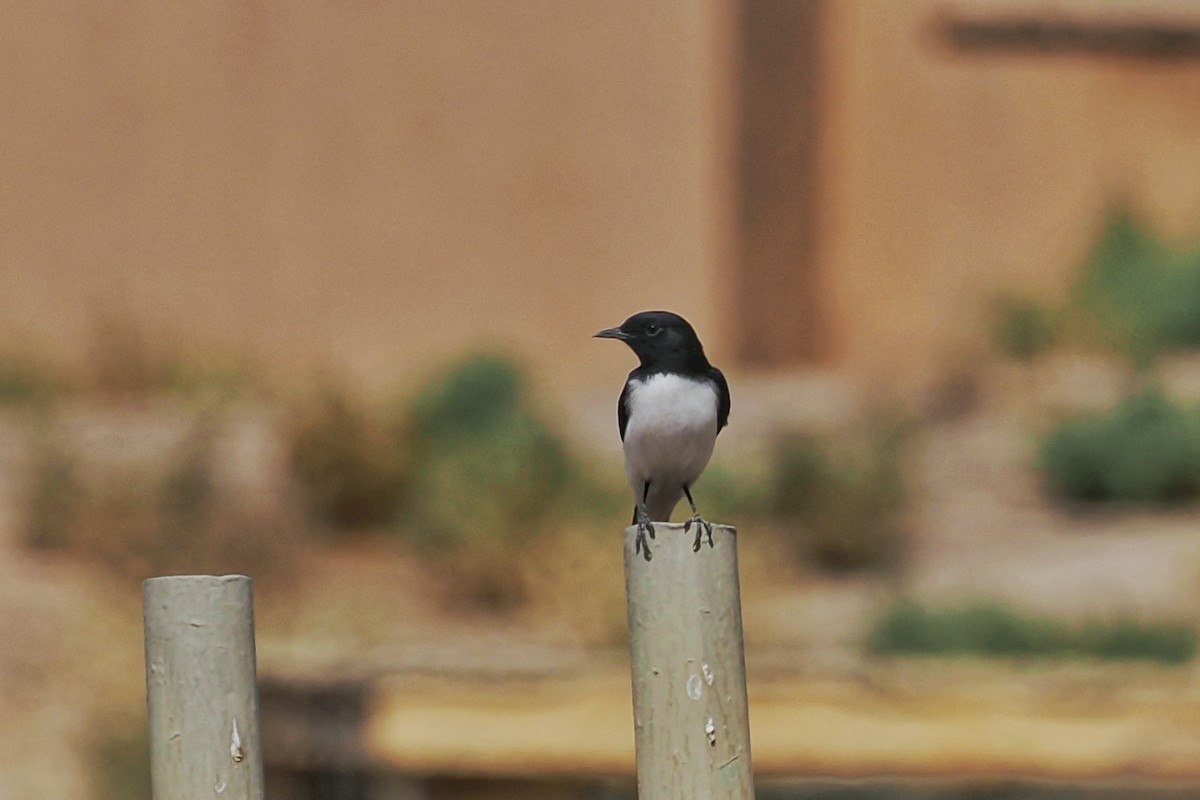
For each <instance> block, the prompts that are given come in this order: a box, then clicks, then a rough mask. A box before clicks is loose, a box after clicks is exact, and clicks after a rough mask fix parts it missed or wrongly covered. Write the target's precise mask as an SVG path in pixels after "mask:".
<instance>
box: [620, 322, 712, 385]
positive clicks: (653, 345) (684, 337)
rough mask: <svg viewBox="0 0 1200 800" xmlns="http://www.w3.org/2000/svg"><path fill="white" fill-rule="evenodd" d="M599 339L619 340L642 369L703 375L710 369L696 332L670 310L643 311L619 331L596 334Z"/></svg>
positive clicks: (623, 323)
mask: <svg viewBox="0 0 1200 800" xmlns="http://www.w3.org/2000/svg"><path fill="white" fill-rule="evenodd" d="M596 337H597V338H600V339H620V340H621V341H623V342H624V343H625V344H627V345H629V347H630V349H632V350H633V352H634V353H636V354H637V357H638V359H639V360H640V361H641V362H642V366H643V367H648V368H650V369H655V370H658V369H661V370H665V371H670V372H683V373H688V372H694V373H700V372H704V371H705V370H707V369H708V368H709V363H708V359H707V358H706V357H705V355H704V347H703V345H701V344H700V339H699V337H697V336H696V331H695V330H693V329H692V326H691V325H690V324H689V323H688V321H687V320H686V319H684V318H683V317H681V316H679V315H678V314H672V313H671V312H670V311H643V312H641V313H640V314H634V315H633V316H632V317H630V318H629V319H627V320H625V321H624V322H622V323H621V325H620V327H618V328H607V329H605V330H602V331H600V332H599V333H597V334H596Z"/></svg>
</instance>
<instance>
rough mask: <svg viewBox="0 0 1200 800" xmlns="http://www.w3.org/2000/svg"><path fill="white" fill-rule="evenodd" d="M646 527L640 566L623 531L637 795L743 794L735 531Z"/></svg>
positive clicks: (747, 774)
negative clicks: (705, 534) (695, 547)
mask: <svg viewBox="0 0 1200 800" xmlns="http://www.w3.org/2000/svg"><path fill="white" fill-rule="evenodd" d="M654 528H655V532H656V538H655V539H654V540H653V541H652V542H651V547H652V549H653V559H652V560H650V561H646V560H645V559H643V558H642V556H641V555H639V554H636V553H635V552H634V541H635V537H636V535H637V528H636V526H631V527H629V528H627V529H626V530H625V587H626V592H627V595H628V602H629V636H630V650H631V655H632V663H633V716H634V737H635V744H636V749H637V775H638V797H639V799H640V800H718V799H720V800H726V799H727V798H728V799H729V800H733V799H734V798H736V799H737V800H746V798H753V797H754V774H753V770H752V768H751V764H750V721H749V715H748V711H747V702H746V666H745V648H744V644H743V640H742V608H741V592H740V588H739V586H738V566H737V531H736V530H735V529H734V528H731V527H727V526H723V525H714V526H713V542H714V545H715V546H714V547H712V548H710V547H709V546H708V544H707V541H706V542H705V543H704V544H703V545H702V546H701V548H700V550H699V552H693V551H692V543H693V541H694V539H695V530H694V529H693V530H692V531H690V532H685V531H684V530H683V526H682V525H679V524H667V523H655V524H654Z"/></svg>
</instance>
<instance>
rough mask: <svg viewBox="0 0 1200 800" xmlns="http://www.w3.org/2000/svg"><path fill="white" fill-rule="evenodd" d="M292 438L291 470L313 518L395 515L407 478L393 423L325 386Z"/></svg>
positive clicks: (354, 524) (336, 520) (354, 522)
mask: <svg viewBox="0 0 1200 800" xmlns="http://www.w3.org/2000/svg"><path fill="white" fill-rule="evenodd" d="M289 438H290V441H291V446H290V457H291V468H292V475H293V476H294V477H295V479H296V483H297V485H298V486H299V488H300V492H301V495H302V496H303V499H304V503H305V506H306V507H307V509H308V512H309V514H310V515H311V516H312V517H313V518H315V519H316V520H318V521H320V522H322V523H323V524H325V525H329V526H332V527H335V528H345V529H358V528H365V527H370V526H382V525H388V524H390V523H393V522H394V521H395V520H396V518H397V515H398V514H399V513H400V510H401V508H402V506H403V504H404V501H405V491H406V487H407V482H408V481H407V469H406V461H405V459H404V443H403V439H402V438H401V435H400V433H399V431H398V430H397V429H396V427H395V426H394V425H389V424H387V423H385V422H384V421H383V420H382V419H381V417H380V415H379V414H378V413H373V412H372V411H370V410H368V409H367V408H364V407H362V406H360V405H359V404H357V403H355V402H354V401H353V400H352V399H351V398H350V397H349V396H348V395H347V394H346V393H345V392H341V391H337V390H335V389H332V388H326V389H324V390H323V391H322V392H321V393H320V395H319V396H318V397H317V398H315V400H313V401H312V402H311V403H310V404H309V405H308V406H307V407H306V408H304V409H302V410H301V411H300V412H299V413H298V414H297V418H296V420H295V421H294V423H293V424H292V430H291V434H290V437H289Z"/></svg>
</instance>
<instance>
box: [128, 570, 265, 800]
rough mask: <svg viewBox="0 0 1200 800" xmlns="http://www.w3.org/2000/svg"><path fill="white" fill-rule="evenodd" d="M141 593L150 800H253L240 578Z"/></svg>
mask: <svg viewBox="0 0 1200 800" xmlns="http://www.w3.org/2000/svg"><path fill="white" fill-rule="evenodd" d="M142 590H143V594H142V600H143V612H144V618H145V625H146V699H147V704H148V706H149V717H150V782H151V787H152V794H153V796H154V800H195V798H200V797H211V798H218V799H219V800H263V772H262V750H261V747H260V745H259V733H258V691H257V687H256V685H255V663H254V611H253V606H252V600H251V587H250V579H249V578H247V577H245V576H244V575H225V576H222V577H216V576H212V575H183V576H176V577H169V578H150V579H149V580H147V581H146V582H145V583H143V584H142Z"/></svg>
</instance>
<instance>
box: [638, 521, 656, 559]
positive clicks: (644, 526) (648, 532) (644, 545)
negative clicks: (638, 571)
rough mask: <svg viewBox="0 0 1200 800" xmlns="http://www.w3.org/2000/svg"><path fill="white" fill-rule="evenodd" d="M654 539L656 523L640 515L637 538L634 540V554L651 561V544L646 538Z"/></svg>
mask: <svg viewBox="0 0 1200 800" xmlns="http://www.w3.org/2000/svg"><path fill="white" fill-rule="evenodd" d="M647 536H649V537H650V538H651V539H653V538H654V523H652V522H651V521H650V517H649V516H647V515H645V514H639V515H638V521H637V537H636V538H634V540H633V552H634V554H635V555H637V554H639V553H640V554H641V555H642V556H643V557H644V558H645V559H646V560H647V561H649V560H650V557H651V556H650V543H649V542H648V541H646V537H647Z"/></svg>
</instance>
